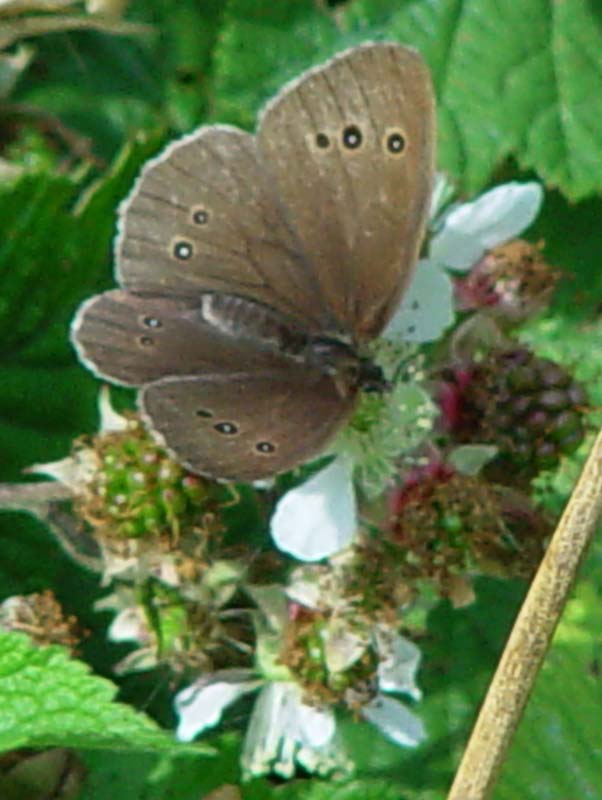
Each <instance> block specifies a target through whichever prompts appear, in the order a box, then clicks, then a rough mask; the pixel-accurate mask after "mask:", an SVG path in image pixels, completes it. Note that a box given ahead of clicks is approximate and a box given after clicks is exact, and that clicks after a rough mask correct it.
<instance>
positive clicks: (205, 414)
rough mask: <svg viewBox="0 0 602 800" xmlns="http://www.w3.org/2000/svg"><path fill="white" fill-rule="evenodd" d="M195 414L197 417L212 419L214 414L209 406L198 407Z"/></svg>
mask: <svg viewBox="0 0 602 800" xmlns="http://www.w3.org/2000/svg"><path fill="white" fill-rule="evenodd" d="M195 414H196V415H197V417H200V418H201V419H211V417H212V416H213V413H212V412H211V411H209V410H208V409H207V408H197V410H196V411H195Z"/></svg>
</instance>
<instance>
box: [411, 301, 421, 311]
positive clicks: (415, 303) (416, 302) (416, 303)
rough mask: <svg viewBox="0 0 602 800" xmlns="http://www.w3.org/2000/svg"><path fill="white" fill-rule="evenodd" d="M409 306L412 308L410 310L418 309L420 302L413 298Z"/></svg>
mask: <svg viewBox="0 0 602 800" xmlns="http://www.w3.org/2000/svg"><path fill="white" fill-rule="evenodd" d="M410 308H411V309H412V311H418V309H419V308H420V303H419V302H418V300H414V301H413V302H412V304H411V306H410Z"/></svg>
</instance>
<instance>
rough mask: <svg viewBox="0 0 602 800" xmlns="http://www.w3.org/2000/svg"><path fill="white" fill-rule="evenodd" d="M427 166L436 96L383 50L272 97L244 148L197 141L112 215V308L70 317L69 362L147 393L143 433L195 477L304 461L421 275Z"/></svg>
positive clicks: (167, 157)
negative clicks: (416, 271)
mask: <svg viewBox="0 0 602 800" xmlns="http://www.w3.org/2000/svg"><path fill="white" fill-rule="evenodd" d="M433 158H434V104H433V93H432V88H431V82H430V78H429V74H428V71H427V68H426V66H425V65H424V63H423V61H422V60H421V58H420V57H419V55H418V54H417V53H416V52H415V51H413V50H412V49H410V48H408V47H403V46H400V45H398V44H393V43H367V44H363V45H360V46H358V47H354V48H352V49H350V50H347V51H345V52H342V53H340V54H339V55H337V56H335V57H334V58H332V59H331V60H330V61H328V62H327V63H326V64H324V65H323V66H320V67H317V68H315V69H310V70H308V71H307V72H305V73H303V74H302V75H301V76H300V77H299V78H297V79H296V80H294V81H292V82H291V83H289V84H287V85H286V86H285V87H284V88H283V89H281V91H280V92H279V93H278V94H277V95H276V96H275V97H274V99H273V100H271V101H270V102H269V103H268V104H267V105H266V107H265V108H264V110H263V112H262V113H261V115H260V118H259V124H258V127H257V132H256V134H255V135H252V134H249V133H246V132H244V131H242V130H239V129H237V128H234V127H229V126H225V125H208V126H203V127H201V128H199V129H198V130H196V131H194V132H193V133H191V134H189V135H188V136H185V137H184V138H182V139H180V140H179V141H176V142H174V143H172V144H170V145H169V146H168V147H167V148H166V149H165V150H164V151H163V152H162V153H161V154H160V155H159V156H158V157H157V158H154V159H153V160H151V161H150V162H149V163H148V164H147V165H146V166H145V167H144V168H143V170H142V172H141V175H140V176H139V178H138V180H137V181H136V183H135V185H134V188H133V190H132V192H131V194H130V195H129V197H127V198H126V200H125V201H124V202H123V203H122V205H121V207H120V210H119V229H118V235H117V240H116V248H115V257H116V265H117V266H116V277H117V281H118V283H119V285H120V286H121V288H119V289H115V290H113V291H108V292H105V293H104V294H100V295H97V296H95V297H92V298H91V299H90V300H88V301H87V302H85V303H84V304H83V305H82V306H81V307H80V309H79V311H78V312H77V315H76V317H75V319H74V321H73V326H72V340H73V342H74V344H75V348H76V350H77V352H78V355H79V357H80V359H81V360H82V361H83V363H84V364H85V365H86V366H88V367H89V368H90V369H91V370H92V371H93V372H95V373H96V374H97V375H99V376H101V377H103V378H106V379H108V380H110V381H113V382H114V383H118V384H123V385H126V386H137V387H142V388H141V391H140V393H139V405H140V409H141V412H142V415H143V417H144V418H145V420H146V422H147V424H148V426H149V428H150V429H151V431H152V432H153V433H154V434H155V435H156V436H157V438H158V439H159V440H160V441H161V442H162V444H164V445H165V446H166V447H167V449H168V450H169V451H170V452H171V453H172V454H173V455H174V457H175V458H176V459H177V460H178V461H180V462H181V463H182V464H184V465H185V466H186V467H187V468H189V469H190V470H191V471H193V472H198V473H201V474H204V475H209V476H212V477H215V478H221V479H227V480H237V481H252V480H255V479H259V478H263V477H267V476H271V475H274V474H276V473H278V472H282V471H285V470H288V469H291V468H292V467H294V466H296V465H297V464H299V463H301V462H303V461H305V460H307V459H309V458H310V457H312V456H315V455H317V454H318V453H319V452H320V451H321V450H322V449H323V448H324V446H325V444H326V443H327V442H328V440H329V439H330V438H331V437H332V436H333V434H334V433H335V432H336V431H337V430H338V429H339V428H340V427H341V425H342V424H343V423H344V422H345V421H346V420H347V419H348V417H349V416H350V414H351V413H352V411H353V409H354V407H355V404H356V401H357V397H358V393H359V391H360V390H361V389H370V388H372V389H379V388H381V389H382V388H383V386H384V383H385V382H384V380H383V376H382V373H381V372H380V370H379V369H378V367H377V366H376V365H374V364H372V363H371V362H370V360H369V359H368V358H366V357H365V356H364V355H363V352H364V348H365V345H366V343H368V342H369V341H370V340H372V339H373V338H375V337H376V336H377V335H378V334H379V333H381V332H382V331H383V329H384V327H385V326H386V324H387V322H388V321H389V320H390V318H391V316H392V314H393V312H394V311H395V310H396V308H397V306H398V304H399V302H400V299H401V297H402V295H403V292H404V290H405V288H406V287H407V284H408V282H409V279H410V277H411V275H412V272H413V268H414V265H415V263H416V260H417V255H418V248H419V246H420V243H421V240H422V237H423V234H424V229H425V224H426V220H427V215H428V208H429V203H430V195H431V185H432V178H433Z"/></svg>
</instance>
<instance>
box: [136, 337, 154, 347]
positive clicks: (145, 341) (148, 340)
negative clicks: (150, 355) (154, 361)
mask: <svg viewBox="0 0 602 800" xmlns="http://www.w3.org/2000/svg"><path fill="white" fill-rule="evenodd" d="M138 341H139V342H140V344H141V345H142V347H152V346H153V345H154V343H155V340H154V339H153V337H152V336H141V337H140V338H139V339H138Z"/></svg>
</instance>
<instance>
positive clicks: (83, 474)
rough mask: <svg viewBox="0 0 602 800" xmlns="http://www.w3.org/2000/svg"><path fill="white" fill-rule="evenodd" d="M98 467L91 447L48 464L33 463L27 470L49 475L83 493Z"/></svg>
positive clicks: (73, 490) (75, 491)
mask: <svg viewBox="0 0 602 800" xmlns="http://www.w3.org/2000/svg"><path fill="white" fill-rule="evenodd" d="M97 469H98V458H97V456H96V454H95V453H94V451H93V450H92V449H90V448H83V449H82V450H78V451H77V452H76V453H75V455H74V456H67V457H66V458H61V459H60V460H59V461H50V462H48V464H32V466H31V467H28V468H27V472H28V473H29V472H31V473H34V474H37V473H41V474H42V475H49V476H50V477H51V478H54V480H55V481H58V482H59V483H62V484H63V486H66V487H67V488H68V489H70V490H71V491H72V492H73V493H74V494H76V495H77V494H81V493H82V492H83V491H84V490H85V489H86V486H87V484H88V483H90V482H91V481H92V480H93V478H94V475H95V473H96V471H97Z"/></svg>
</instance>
